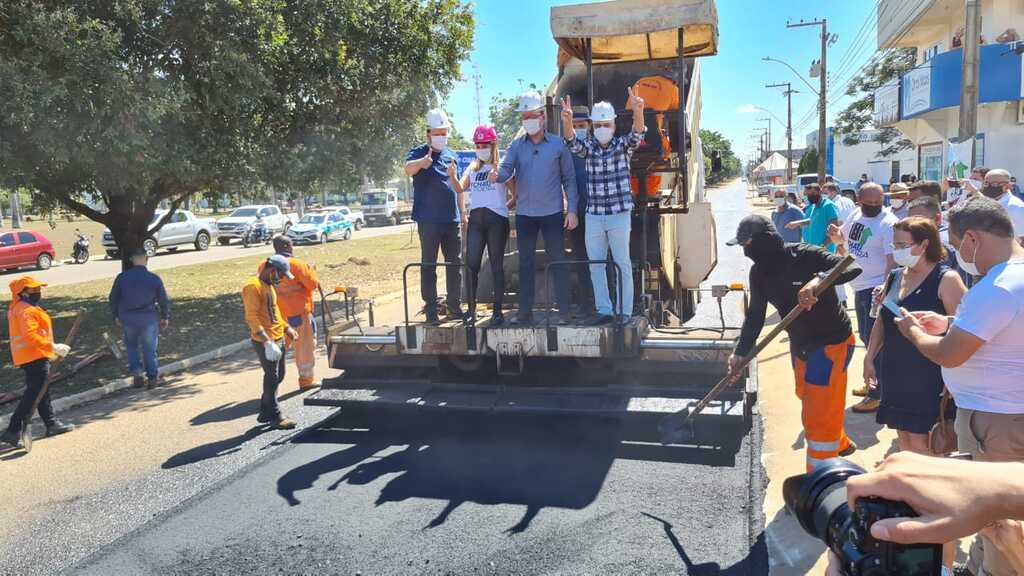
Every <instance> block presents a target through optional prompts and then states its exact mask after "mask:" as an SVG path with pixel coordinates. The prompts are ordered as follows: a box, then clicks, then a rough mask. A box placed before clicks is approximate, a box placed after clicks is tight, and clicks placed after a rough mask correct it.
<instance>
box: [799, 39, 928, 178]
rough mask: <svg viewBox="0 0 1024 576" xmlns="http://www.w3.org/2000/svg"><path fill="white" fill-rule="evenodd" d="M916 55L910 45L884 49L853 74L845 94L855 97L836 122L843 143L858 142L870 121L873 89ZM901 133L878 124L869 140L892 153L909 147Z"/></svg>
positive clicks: (910, 65) (881, 152) (882, 152)
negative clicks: (876, 130)
mask: <svg viewBox="0 0 1024 576" xmlns="http://www.w3.org/2000/svg"><path fill="white" fill-rule="evenodd" d="M915 58H916V52H915V50H914V49H913V48H893V49H890V50H885V51H884V52H882V53H880V54H879V55H878V56H876V57H875V58H874V59H873V60H872V61H871V62H869V63H868V65H867V66H865V67H864V69H863V70H862V71H861V72H859V73H858V74H857V75H856V76H854V78H853V80H851V81H850V85H849V87H848V88H847V89H846V95H847V96H854V97H856V98H857V99H856V100H854V101H853V102H851V103H850V105H849V106H847V107H846V109H845V110H843V111H842V112H840V114H839V116H837V117H836V123H835V126H836V132H838V133H839V134H842V135H843V143H844V144H846V145H847V146H854V145H856V144H859V143H860V142H861V139H860V137H859V134H860V132H861V130H864V129H865V128H868V127H869V126H871V125H872V114H873V113H874V110H875V91H876V90H878V89H879V88H881V87H882V86H884V85H885V84H888V83H889V82H892V81H893V80H896V79H898V78H899V77H900V76H901V75H903V74H904V73H906V72H907V71H908V70H910V69H911V68H913V67H914V62H915ZM902 136H903V135H902V134H901V133H900V131H899V130H897V129H896V128H893V127H892V126H885V127H881V128H880V129H879V130H878V132H877V133H876V134H875V135H874V136H873V137H872V141H874V142H877V143H878V144H879V145H880V146H881V150H879V152H878V156H879V157H885V156H891V155H893V154H895V153H897V152H899V151H901V150H906V149H908V148H911V147H912V146H913V143H912V142H911V141H910V140H908V139H907V138H903V137H902ZM802 171H803V170H802V169H801V172H802Z"/></svg>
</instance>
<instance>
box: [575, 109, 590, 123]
mask: <svg viewBox="0 0 1024 576" xmlns="http://www.w3.org/2000/svg"><path fill="white" fill-rule="evenodd" d="M572 119H573V120H590V109H588V108H587V107H586V106H573V107H572Z"/></svg>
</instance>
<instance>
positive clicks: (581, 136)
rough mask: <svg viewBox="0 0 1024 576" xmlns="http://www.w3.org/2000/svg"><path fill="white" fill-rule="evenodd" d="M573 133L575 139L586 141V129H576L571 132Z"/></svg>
mask: <svg viewBox="0 0 1024 576" xmlns="http://www.w3.org/2000/svg"><path fill="white" fill-rule="evenodd" d="M573 132H575V133H576V137H577V138H579V139H580V140H586V139H587V129H586V128H577V129H575V130H573Z"/></svg>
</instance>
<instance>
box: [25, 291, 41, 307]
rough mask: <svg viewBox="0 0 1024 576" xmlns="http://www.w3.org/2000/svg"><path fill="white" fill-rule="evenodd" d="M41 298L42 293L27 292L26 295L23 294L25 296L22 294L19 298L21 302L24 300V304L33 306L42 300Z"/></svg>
mask: <svg viewBox="0 0 1024 576" xmlns="http://www.w3.org/2000/svg"><path fill="white" fill-rule="evenodd" d="M42 298H43V293H42V292H27V293H25V294H23V295H22V296H21V299H22V300H24V301H25V302H28V303H29V304H31V305H33V306H36V305H38V304H39V301H40V300H42Z"/></svg>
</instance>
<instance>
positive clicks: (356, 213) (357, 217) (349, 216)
mask: <svg viewBox="0 0 1024 576" xmlns="http://www.w3.org/2000/svg"><path fill="white" fill-rule="evenodd" d="M324 210H327V211H337V212H341V213H342V214H343V215H344V216H345V219H346V220H348V221H349V222H351V223H352V227H353V228H355V229H356V230H362V228H363V226H366V215H365V214H363V211H362V210H353V209H351V208H349V207H348V206H326V207H324V208H322V209H321V210H320V211H324Z"/></svg>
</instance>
